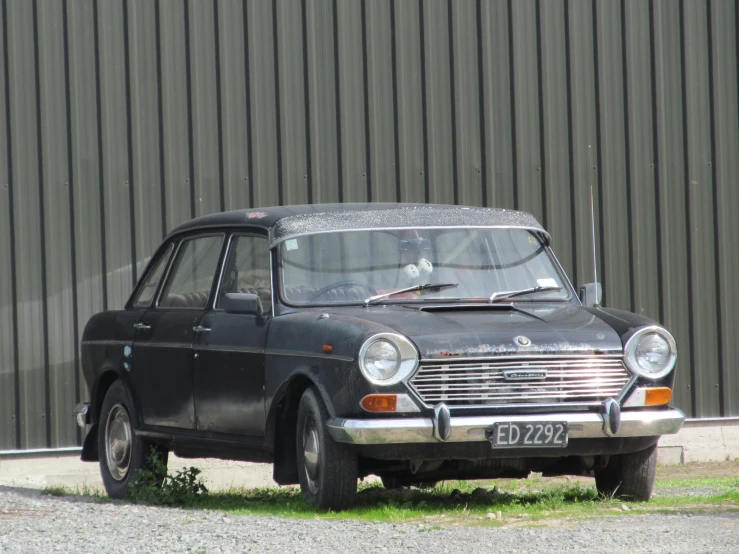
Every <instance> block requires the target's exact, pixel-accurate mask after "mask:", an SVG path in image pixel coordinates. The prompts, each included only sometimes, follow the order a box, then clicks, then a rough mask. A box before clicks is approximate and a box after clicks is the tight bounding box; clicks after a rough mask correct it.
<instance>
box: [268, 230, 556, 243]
mask: <svg viewBox="0 0 739 554" xmlns="http://www.w3.org/2000/svg"><path fill="white" fill-rule="evenodd" d="M408 229H423V230H424V231H427V230H429V229H520V230H522V231H531V232H532V233H535V234H537V235H542V234H543V235H545V236H546V237H549V233H547V232H546V231H544V230H543V229H542V228H540V227H538V228H537V227H530V226H519V225H429V226H424V225H403V226H397V225H396V226H393V227H362V228H357V229H327V230H325V231H311V232H308V233H293V234H291V235H285V236H283V237H280V238H278V239H275V238H274V237H271V238H272V241H271V243H270V247H274V246H278V245H280V244H282V243H283V242H285V241H286V240H289V239H294V238H298V237H308V236H312V235H326V234H329V233H354V232H362V231H405V230H408Z"/></svg>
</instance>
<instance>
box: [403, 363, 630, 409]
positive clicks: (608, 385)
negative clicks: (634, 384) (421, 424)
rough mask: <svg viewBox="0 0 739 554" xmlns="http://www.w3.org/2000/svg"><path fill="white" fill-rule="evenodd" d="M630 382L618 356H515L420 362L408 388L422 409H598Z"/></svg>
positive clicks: (628, 374)
mask: <svg viewBox="0 0 739 554" xmlns="http://www.w3.org/2000/svg"><path fill="white" fill-rule="evenodd" d="M544 372H545V373H546V376H544ZM506 376H507V378H506ZM630 378H631V374H630V373H629V372H628V371H627V370H626V368H625V367H624V363H623V356H621V355H613V356H611V355H601V356H571V355H570V356H551V357H544V356H520V357H519V356H517V357H506V358H501V359H488V360H482V361H476V360H475V361H451V360H450V361H449V362H446V361H444V362H438V361H434V362H423V361H422V362H421V367H420V368H419V370H418V371H417V372H416V375H415V376H414V377H413V378H412V379H411V380H410V385H411V387H412V388H413V390H414V391H415V392H416V393H417V394H418V396H420V397H421V399H423V401H424V402H426V403H427V404H436V403H438V402H444V403H445V404H447V405H448V406H450V407H451V406H467V407H469V406H495V405H500V406H511V405H531V404H551V403H572V404H575V403H577V404H583V403H585V404H598V403H600V402H601V401H603V400H604V399H606V398H608V397H609V396H612V397H615V396H618V394H619V393H620V392H621V390H622V389H623V388H624V386H626V384H627V383H628V382H629V379H630Z"/></svg>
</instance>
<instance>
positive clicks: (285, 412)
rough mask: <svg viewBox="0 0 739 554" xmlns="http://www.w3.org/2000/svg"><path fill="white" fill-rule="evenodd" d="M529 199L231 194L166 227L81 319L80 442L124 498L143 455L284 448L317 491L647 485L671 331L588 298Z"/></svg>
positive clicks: (665, 416) (321, 498)
mask: <svg viewBox="0 0 739 554" xmlns="http://www.w3.org/2000/svg"><path fill="white" fill-rule="evenodd" d="M549 244H550V236H549V235H548V234H547V232H546V231H545V230H544V229H543V228H542V227H541V225H539V223H538V222H537V221H536V220H535V219H534V218H533V217H532V216H531V215H529V214H526V213H523V212H517V211H511V210H500V209H487V208H467V207H461V206H435V205H412V204H335V205H311V206H284V207H276V208H263V209H250V210H238V211H232V212H227V213H219V214H213V215H208V216H204V217H200V218H197V219H194V220H192V221H190V222H188V223H185V224H183V225H181V226H179V227H178V228H176V229H175V230H174V231H173V232H172V233H171V234H170V235H169V236H168V237H167V238H166V239H165V241H164V242H163V243H162V245H161V246H160V247H159V249H158V250H157V251H156V253H155V254H154V256H153V257H152V259H151V261H150V262H149V265H148V267H147V269H146V271H145V272H144V274H143V277H142V278H141V279H140V281H139V283H138V285H137V286H136V288H135V289H134V291H133V294H132V295H131V298H130V300H129V301H128V303H127V304H126V306H125V308H124V309H122V310H115V311H107V312H103V313H99V314H97V315H95V316H94V317H92V318H91V319H90V321H89V322H88V324H87V327H86V328H85V331H84V335H83V338H82V366H83V371H84V376H85V379H86V382H87V385H88V388H89V391H90V393H91V401H90V402H89V403H85V404H80V405H78V406H77V407H76V408H75V415H76V416H77V420H78V423H79V424H80V425H83V426H85V425H92V428H91V429H90V431H89V433H88V435H87V438H86V440H85V442H84V447H83V451H82V459H83V460H87V461H97V460H99V462H100V471H101V473H102V477H103V482H104V484H105V488H106V490H107V492H108V494H109V495H110V496H111V497H114V498H120V497H123V496H124V495H125V494H126V492H127V490H128V488H129V487H130V485H131V484H132V482H133V479H134V478H135V475H136V472H137V470H139V469H141V468H142V467H144V466H145V465H146V464H147V463H149V462H150V461H151V457H150V456H151V454H150V453H151V452H154V453H155V454H156V455H158V456H159V457H160V458H161V459H162V460H166V456H167V453H168V452H170V451H171V452H174V453H175V454H176V455H177V456H181V457H215V458H226V459H234V460H247V461H256V462H270V463H272V464H273V465H274V480H275V481H276V482H277V483H279V484H281V485H284V484H296V483H300V486H301V488H302V491H303V494H304V496H305V499H306V501H307V502H308V503H309V504H311V505H314V506H316V507H320V508H323V509H334V510H340V509H345V508H348V507H350V506H351V505H352V504H353V502H354V497H355V495H356V487H357V479H358V478H359V477H364V476H367V475H370V474H375V475H379V476H380V477H381V479H382V482H383V483H384V484H385V486H386V487H399V486H410V485H414V484H420V483H429V482H436V481H439V480H444V479H462V478H464V479H467V478H494V477H525V476H526V475H528V474H529V472H531V471H537V472H543V473H544V474H545V475H562V474H575V475H580V474H586V475H593V474H594V475H595V479H596V485H597V488H598V490H599V491H601V492H603V493H606V494H614V493H615V494H617V495H620V496H625V497H629V498H633V499H635V500H648V499H649V497H650V495H651V492H652V487H653V483H654V477H655V468H656V460H657V441H658V439H659V437H660V435H662V434H666V433H676V432H677V431H678V430H679V429H680V427H681V426H682V423H683V421H684V415H683V413H682V412H681V411H680V410H677V409H674V408H671V407H670V406H669V402H670V399H671V397H672V386H673V381H674V372H673V368H674V366H675V359H676V354H677V351H676V346H675V341H674V339H673V338H672V336H671V335H670V333H669V332H668V331H667V330H665V329H664V328H662V327H661V326H659V325H658V324H656V323H655V322H653V321H651V320H649V319H647V318H645V317H642V316H640V315H636V314H633V313H628V312H624V311H620V310H614V309H604V308H601V307H598V302H597V301H598V299H597V297H596V296H597V292H598V290H599V288H598V286H597V285H595V284H590V285H586V286H585V287H583V288H582V289H581V296H582V297H583V298H580V297H578V294H576V292H575V290H574V289H573V287H572V285H571V284H570V282H569V280H568V279H567V276H566V275H565V273H564V272H563V270H562V267H561V266H560V264H559V263H558V262H557V259H556V258H555V256H554V254H553V252H552V250H551V249H550V246H549Z"/></svg>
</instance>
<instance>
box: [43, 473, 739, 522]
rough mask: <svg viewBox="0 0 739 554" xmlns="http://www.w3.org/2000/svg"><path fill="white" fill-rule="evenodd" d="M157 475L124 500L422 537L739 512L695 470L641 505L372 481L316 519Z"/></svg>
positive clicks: (561, 484) (521, 485)
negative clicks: (349, 505)
mask: <svg viewBox="0 0 739 554" xmlns="http://www.w3.org/2000/svg"><path fill="white" fill-rule="evenodd" d="M162 469H163V468H161V467H159V468H156V467H154V469H153V470H152V471H149V472H143V473H142V475H141V476H140V477H139V479H138V480H137V481H136V485H135V486H134V489H133V491H132V494H131V495H130V499H131V501H134V502H137V503H146V504H152V505H166V506H184V507H188V508H190V509H195V510H198V509H208V510H218V511H221V512H224V513H226V514H228V515H242V514H255V515H271V516H280V517H292V518H321V519H328V520H331V519H357V520H363V521H369V522H388V523H412V524H416V525H418V531H428V532H433V531H434V530H438V529H440V526H447V525H520V524H525V525H534V526H538V525H548V524H551V523H552V521H556V520H562V519H588V518H593V517H609V516H613V515H629V514H644V513H705V512H717V511H721V512H730V511H739V475H737V476H736V477H734V476H731V475H730V474H729V475H726V473H722V474H721V475H719V476H711V477H706V476H705V474H704V473H702V472H700V471H699V472H696V473H695V474H694V475H685V474H684V473H681V474H678V475H675V474H673V473H670V474H668V475H666V478H665V479H664V480H661V479H659V478H658V481H657V484H656V487H655V494H654V496H653V498H652V500H651V501H650V502H647V503H632V502H624V501H622V500H615V499H613V498H604V497H602V496H599V495H598V493H597V491H596V490H595V487H594V486H592V480H590V479H580V478H572V479H566V478H557V479H550V478H542V477H541V476H539V475H536V474H535V475H532V476H531V477H530V478H528V479H524V480H512V479H511V480H509V479H504V480H499V481H477V482H467V481H456V482H454V481H449V482H446V483H442V484H439V485H437V486H436V487H434V488H431V489H416V488H410V489H396V490H388V489H384V488H383V487H382V486H381V485H380V484H379V482H373V483H362V484H360V486H359V492H358V496H357V505H356V507H355V508H354V509H352V510H349V511H346V512H341V513H332V512H327V513H316V512H315V510H313V509H312V508H309V507H308V506H307V505H306V504H305V502H304V501H303V498H302V495H301V493H300V489H299V488H298V487H281V488H278V487H270V488H263V489H229V490H226V491H215V492H208V491H207V489H206V488H205V486H204V485H203V484H202V483H201V482H200V480H199V475H198V474H199V471H198V470H197V469H196V468H189V469H185V468H183V470H182V471H180V472H177V473H176V474H175V475H170V474H166V477H164V478H163V477H162V475H163V474H162ZM164 470H165V472H166V468H164ZM157 475H158V476H159V477H158V479H159V481H157ZM691 477H693V478H691ZM158 483H162V484H161V485H159V484H158ZM43 492H44V493H45V494H51V495H54V496H59V495H64V494H81V491H76V492H75V491H69V490H67V489H65V488H63V487H47V488H46V489H44V491H43ZM88 492H89V491H88ZM95 496H100V494H99V493H96V494H95Z"/></svg>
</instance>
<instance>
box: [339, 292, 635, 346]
mask: <svg viewBox="0 0 739 554" xmlns="http://www.w3.org/2000/svg"><path fill="white" fill-rule="evenodd" d="M343 311H344V310H337V312H343ZM351 312H352V313H351V315H353V316H355V317H360V318H362V319H366V320H370V321H373V322H375V323H379V324H381V325H383V326H385V327H389V328H390V329H392V330H394V331H396V332H398V333H401V334H403V335H405V336H406V337H408V338H409V339H411V340H412V341H413V342H414V343H415V344H416V346H417V347H418V349H419V352H420V354H421V357H422V358H446V357H484V356H491V355H504V354H518V355H521V354H556V353H567V354H578V353H582V354H592V353H620V352H622V350H623V346H622V342H621V337H620V335H619V334H618V333H617V332H616V331H615V330H614V329H613V328H612V327H611V326H610V325H608V324H607V323H606V322H605V321H603V320H602V319H601V318H600V317H598V316H597V315H596V314H594V313H591V312H589V311H587V310H586V309H585V308H583V307H582V306H573V305H567V306H562V304H542V305H537V306H532V305H531V304H526V305H524V304H519V305H516V306H515V307H510V306H505V305H500V306H486V305H483V306H470V305H464V306H457V307H452V306H426V305H424V306H423V307H422V308H421V309H419V308H418V307H410V306H408V307H406V306H388V305H385V306H375V307H370V308H364V309H363V310H362V313H361V315H360V314H358V313H357V312H356V308H354V309H353V310H351ZM345 313H346V315H349V310H347V311H346V312H345ZM519 338H520V341H521V342H523V343H526V342H527V341H526V339H528V342H529V344H528V345H523V344H521V342H519Z"/></svg>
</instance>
